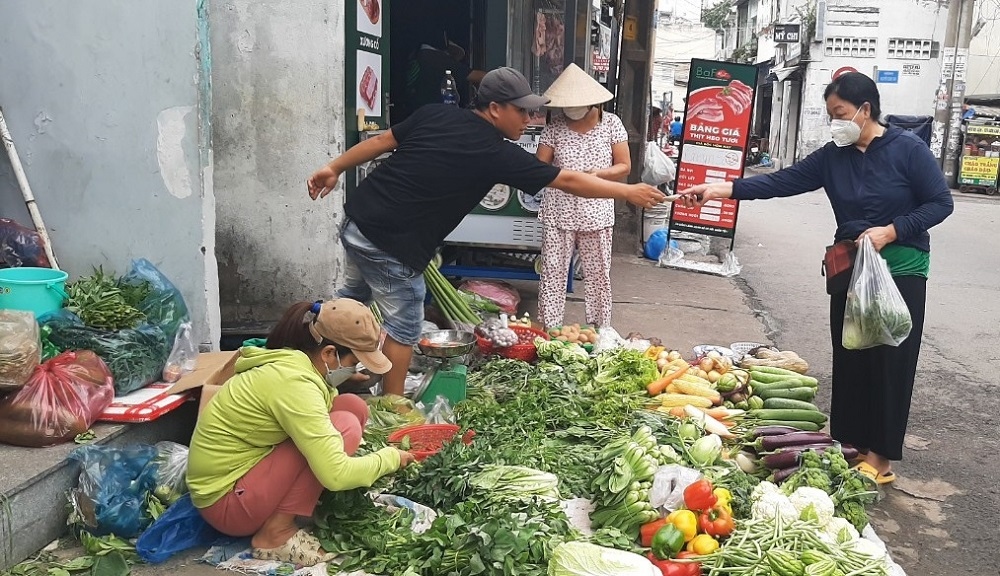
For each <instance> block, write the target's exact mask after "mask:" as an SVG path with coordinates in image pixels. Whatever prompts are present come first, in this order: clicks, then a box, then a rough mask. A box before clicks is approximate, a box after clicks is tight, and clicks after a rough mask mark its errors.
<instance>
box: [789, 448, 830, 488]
mask: <svg viewBox="0 0 1000 576" xmlns="http://www.w3.org/2000/svg"><path fill="white" fill-rule="evenodd" d="M808 453H809V452H803V455H805V454H808ZM830 484H831V483H830V476H828V475H827V473H826V471H824V470H823V469H822V468H809V467H808V466H805V465H803V466H802V467H801V468H799V469H798V471H796V472H795V473H794V474H792V475H791V476H789V477H788V478H787V479H786V480H785V481H784V482H782V484H781V490H782V491H783V492H784V493H785V494H791V493H792V492H795V490H796V489H798V488H801V487H803V486H809V487H811V488H819V489H820V490H822V491H824V492H826V493H827V494H829V493H830V489H831V485H830Z"/></svg>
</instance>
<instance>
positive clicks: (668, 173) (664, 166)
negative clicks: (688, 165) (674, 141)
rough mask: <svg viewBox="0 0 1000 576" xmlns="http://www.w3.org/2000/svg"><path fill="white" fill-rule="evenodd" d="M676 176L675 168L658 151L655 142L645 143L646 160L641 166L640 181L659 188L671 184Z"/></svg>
mask: <svg viewBox="0 0 1000 576" xmlns="http://www.w3.org/2000/svg"><path fill="white" fill-rule="evenodd" d="M676 175H677V168H676V167H675V166H674V163H673V162H671V161H670V158H667V155H666V154H664V153H663V150H660V147H659V146H657V145H656V142H646V159H645V161H644V162H643V165H642V181H643V182H645V183H646V184H649V185H650V186H659V185H660V184H666V183H667V182H672V181H673V179H674V177H675V176H676Z"/></svg>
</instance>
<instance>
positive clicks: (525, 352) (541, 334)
mask: <svg viewBox="0 0 1000 576" xmlns="http://www.w3.org/2000/svg"><path fill="white" fill-rule="evenodd" d="M510 329H511V330H513V331H514V332H515V333H516V334H517V338H518V343H517V344H515V345H513V346H508V347H506V348H497V347H495V346H494V345H493V343H492V342H490V341H489V340H487V339H486V338H483V337H482V336H479V335H477V336H476V338H477V340H478V342H479V351H480V352H482V353H483V356H490V355H493V354H495V355H497V356H503V357H504V358H510V359H512V360H522V361H524V362H534V361H535V360H536V359H538V354H537V353H536V351H535V338H542V339H543V340H550V338H549V335H548V334H547V333H545V331H543V330H539V329H537V328H531V327H530V326H518V325H516V324H511V325H510Z"/></svg>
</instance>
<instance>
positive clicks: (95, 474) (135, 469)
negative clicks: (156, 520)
mask: <svg viewBox="0 0 1000 576" xmlns="http://www.w3.org/2000/svg"><path fill="white" fill-rule="evenodd" d="M155 457H156V448H154V447H152V446H148V445H141V446H130V447H128V448H113V447H110V446H100V445H90V446H81V447H80V448H77V449H76V450H74V451H73V452H71V453H70V455H69V458H70V459H71V460H76V461H77V462H79V463H80V465H81V466H82V468H81V470H80V482H79V485H78V486H77V487H76V488H74V489H73V490H71V491H70V494H69V500H70V505H71V506H72V508H73V510H72V512H71V514H70V523H71V524H73V525H75V526H76V527H77V528H79V529H82V530H86V531H87V532H90V533H91V534H93V535H95V536H106V535H108V534H114V535H115V536H119V537H122V538H134V537H135V536H137V535H138V534H139V533H140V532H141V531H142V530H144V529H145V528H146V527H147V526H149V523H150V522H151V521H152V517H150V515H149V509H148V506H147V505H146V500H147V498H149V494H150V491H152V489H153V486H154V485H155V484H156V473H157V467H156V466H150V465H149V463H150V462H151V461H152V460H153V458H155Z"/></svg>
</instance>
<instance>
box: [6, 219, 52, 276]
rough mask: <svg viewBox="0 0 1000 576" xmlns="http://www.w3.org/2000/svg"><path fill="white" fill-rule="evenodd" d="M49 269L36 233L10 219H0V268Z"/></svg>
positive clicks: (43, 248) (43, 247)
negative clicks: (27, 267)
mask: <svg viewBox="0 0 1000 576" xmlns="http://www.w3.org/2000/svg"><path fill="white" fill-rule="evenodd" d="M21 266H31V267H35V268H51V267H52V264H51V263H49V257H48V256H47V255H46V254H45V244H43V243H42V237H41V236H39V235H38V232H35V231H34V230H32V229H30V228H25V227H24V226H21V225H20V224H18V223H17V222H15V221H13V220H11V219H10V218H0V268H19V267H21Z"/></svg>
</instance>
